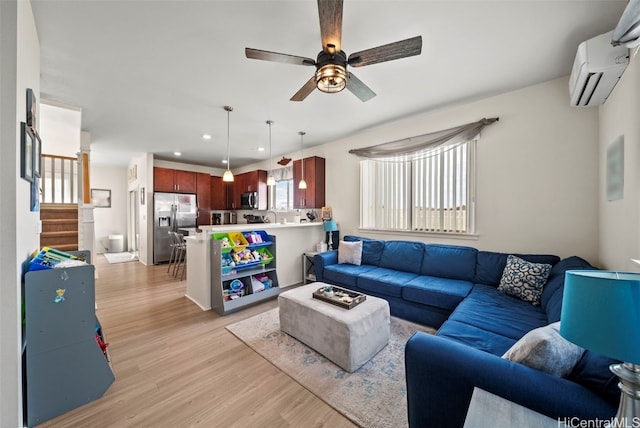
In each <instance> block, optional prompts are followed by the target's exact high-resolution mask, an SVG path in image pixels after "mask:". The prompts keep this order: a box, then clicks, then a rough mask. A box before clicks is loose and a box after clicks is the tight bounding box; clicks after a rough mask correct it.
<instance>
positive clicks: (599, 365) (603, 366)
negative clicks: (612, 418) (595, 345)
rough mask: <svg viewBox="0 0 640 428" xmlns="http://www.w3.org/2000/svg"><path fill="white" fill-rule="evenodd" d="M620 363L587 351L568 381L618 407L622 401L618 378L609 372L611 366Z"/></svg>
mask: <svg viewBox="0 0 640 428" xmlns="http://www.w3.org/2000/svg"><path fill="white" fill-rule="evenodd" d="M618 363H620V361H618V360H614V359H612V358H609V357H605V356H604V355H600V354H595V353H593V352H591V351H589V350H586V351H584V353H583V354H582V357H581V358H580V360H579V361H578V364H576V366H575V367H574V368H573V370H572V371H571V373H570V374H569V375H568V376H567V379H569V380H572V381H574V382H577V383H579V384H580V385H582V386H584V387H586V388H589V389H590V390H592V391H594V392H595V393H597V394H598V395H601V396H603V397H604V398H605V399H606V400H607V401H608V402H609V403H611V404H613V405H615V406H617V405H618V402H619V401H620V388H618V376H616V375H614V374H613V373H612V372H611V370H609V366H610V365H611V364H618Z"/></svg>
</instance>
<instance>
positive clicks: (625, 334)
mask: <svg viewBox="0 0 640 428" xmlns="http://www.w3.org/2000/svg"><path fill="white" fill-rule="evenodd" d="M560 334H561V335H562V336H563V337H564V338H566V339H568V340H570V341H571V342H573V343H575V344H576V345H578V346H581V347H583V348H585V349H588V350H590V351H592V352H595V353H598V354H602V355H606V356H608V357H611V358H615V359H617V360H620V361H623V363H622V364H612V365H611V366H610V367H609V369H610V370H611V371H612V372H613V373H614V374H615V375H616V376H618V378H619V379H620V383H619V384H618V386H619V387H620V391H621V396H620V405H619V407H618V413H617V414H616V421H618V423H619V422H624V421H634V420H638V419H637V418H638V417H639V416H640V273H629V272H612V271H598V270H573V271H567V272H566V274H565V281H564V295H563V299H562V315H561V319H560ZM614 426H617V425H614Z"/></svg>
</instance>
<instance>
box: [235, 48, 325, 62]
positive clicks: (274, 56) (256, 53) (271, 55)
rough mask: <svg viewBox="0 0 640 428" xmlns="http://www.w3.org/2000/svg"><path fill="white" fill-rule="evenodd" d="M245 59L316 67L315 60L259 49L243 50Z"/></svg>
mask: <svg viewBox="0 0 640 428" xmlns="http://www.w3.org/2000/svg"><path fill="white" fill-rule="evenodd" d="M244 54H245V55H246V56H247V58H251V59H261V60H263V61H273V62H284V63H287V64H295V65H316V62H315V60H313V59H311V58H305V57H302V56H295V55H288V54H283V53H278V52H269V51H262V50H260V49H251V48H244Z"/></svg>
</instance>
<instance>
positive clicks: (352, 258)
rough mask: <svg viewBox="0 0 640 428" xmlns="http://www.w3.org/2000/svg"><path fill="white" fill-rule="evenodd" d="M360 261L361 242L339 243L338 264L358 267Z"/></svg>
mask: <svg viewBox="0 0 640 428" xmlns="http://www.w3.org/2000/svg"><path fill="white" fill-rule="evenodd" d="M361 260H362V241H354V242H347V241H340V243H339V244H338V263H339V264H343V263H348V264H351V265H358V266H359V265H360V261H361Z"/></svg>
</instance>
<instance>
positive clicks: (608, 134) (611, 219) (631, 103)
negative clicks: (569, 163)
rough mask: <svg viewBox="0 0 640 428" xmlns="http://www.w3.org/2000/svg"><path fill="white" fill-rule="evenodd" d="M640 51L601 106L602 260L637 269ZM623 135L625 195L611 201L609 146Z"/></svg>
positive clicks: (620, 267) (605, 263)
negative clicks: (608, 171)
mask: <svg viewBox="0 0 640 428" xmlns="http://www.w3.org/2000/svg"><path fill="white" fill-rule="evenodd" d="M639 94H640V55H634V54H633V53H632V59H631V63H630V64H629V67H627V70H626V71H625V73H624V74H623V75H622V78H621V79H620V81H619V82H618V84H617V85H616V87H615V89H614V90H613V93H612V94H611V96H610V97H609V99H608V100H607V102H606V103H605V104H604V105H602V106H601V107H599V110H600V112H599V113H600V144H599V153H600V185H599V189H598V198H599V203H600V223H599V233H600V260H601V262H602V267H604V268H606V269H616V270H632V271H638V270H639V268H640V266H638V265H636V264H635V263H633V262H632V261H631V258H635V259H637V258H640V215H639V214H640V120H639V119H638V118H639V117H640V95H639ZM620 135H622V136H624V197H623V198H622V199H619V200H616V201H608V200H607V195H606V161H607V148H608V147H609V145H610V144H611V143H612V142H613V141H614V140H615V139H616V138H617V137H618V136H620Z"/></svg>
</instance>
